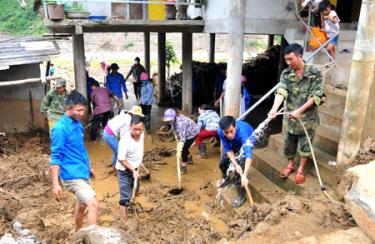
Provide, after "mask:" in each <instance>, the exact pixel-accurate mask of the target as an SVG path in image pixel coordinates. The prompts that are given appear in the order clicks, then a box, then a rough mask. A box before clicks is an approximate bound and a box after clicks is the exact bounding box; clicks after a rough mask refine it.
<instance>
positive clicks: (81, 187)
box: [50, 92, 99, 231]
mask: <svg viewBox="0 0 375 244" xmlns="http://www.w3.org/2000/svg"><path fill="white" fill-rule="evenodd" d="M86 106H87V101H86V99H85V97H84V96H82V95H81V94H80V93H78V92H72V93H71V94H70V95H69V96H68V98H67V100H66V103H65V110H66V112H65V114H64V115H63V116H62V117H61V119H60V120H59V121H57V123H56V124H55V126H54V127H53V128H52V132H51V162H50V164H51V175H52V193H53V195H54V197H55V198H56V199H59V198H60V196H61V194H62V188H61V186H60V182H59V180H60V179H61V183H62V185H63V186H64V188H65V189H66V190H68V191H70V192H73V193H74V194H75V195H76V198H77V200H78V202H77V206H76V212H75V230H76V231H78V230H79V229H80V228H81V227H82V225H83V217H84V215H85V210H86V208H87V210H88V212H87V224H88V225H96V222H97V219H98V209H99V203H98V200H97V199H96V193H95V191H94V190H93V188H92V186H91V181H90V178H91V177H93V176H94V174H93V173H92V171H91V168H90V162H89V157H88V154H87V151H86V148H85V144H84V129H83V126H82V124H81V122H80V121H79V119H81V118H82V117H83V116H84V114H85V110H86Z"/></svg>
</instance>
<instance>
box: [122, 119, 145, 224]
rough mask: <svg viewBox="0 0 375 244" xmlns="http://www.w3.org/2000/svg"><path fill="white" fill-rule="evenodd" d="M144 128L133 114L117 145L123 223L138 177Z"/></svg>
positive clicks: (125, 221) (126, 218)
mask: <svg viewBox="0 0 375 244" xmlns="http://www.w3.org/2000/svg"><path fill="white" fill-rule="evenodd" d="M144 130H145V126H144V123H143V118H141V117H138V116H133V117H132V120H131V123H130V130H129V132H127V133H126V134H125V135H124V136H123V137H122V138H121V139H120V143H119V147H118V155H117V162H116V170H117V177H118V182H119V191H120V201H119V204H120V215H121V218H122V220H123V222H124V224H127V222H128V211H127V206H128V205H129V203H130V200H131V198H132V193H133V191H132V190H133V185H134V182H135V181H137V180H138V178H139V174H138V171H137V169H138V168H139V166H140V165H141V163H142V160H143V147H144Z"/></svg>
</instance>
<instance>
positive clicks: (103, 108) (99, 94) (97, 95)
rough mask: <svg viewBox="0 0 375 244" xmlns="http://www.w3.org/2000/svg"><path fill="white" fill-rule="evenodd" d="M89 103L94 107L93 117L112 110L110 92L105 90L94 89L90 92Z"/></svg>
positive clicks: (100, 88)
mask: <svg viewBox="0 0 375 244" xmlns="http://www.w3.org/2000/svg"><path fill="white" fill-rule="evenodd" d="M91 102H92V104H93V105H94V112H93V115H94V116H95V115H98V114H102V113H105V112H108V111H111V110H112V103H111V98H110V92H109V91H108V90H107V89H106V88H103V87H96V88H95V89H93V90H92V92H91Z"/></svg>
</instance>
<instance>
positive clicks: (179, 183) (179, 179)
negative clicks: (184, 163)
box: [169, 138, 184, 195]
mask: <svg viewBox="0 0 375 244" xmlns="http://www.w3.org/2000/svg"><path fill="white" fill-rule="evenodd" d="M176 141H177V145H178V140H177V138H176ZM180 164H181V163H180V157H177V184H178V188H173V189H171V190H169V193H170V194H172V195H178V194H180V193H181V192H183V191H184V188H182V187H181V169H180Z"/></svg>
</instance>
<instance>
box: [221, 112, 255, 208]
mask: <svg viewBox="0 0 375 244" xmlns="http://www.w3.org/2000/svg"><path fill="white" fill-rule="evenodd" d="M219 126H220V128H219V130H218V135H219V137H220V140H221V143H222V145H223V147H224V154H223V155H222V156H221V159H220V165H219V166H220V170H221V172H222V173H223V179H221V180H220V181H219V184H218V186H219V187H220V188H222V187H224V186H227V185H228V184H229V183H230V179H229V177H228V175H227V170H228V168H229V165H230V164H231V163H232V164H233V166H234V169H235V171H236V173H237V174H236V176H235V182H234V184H235V186H236V190H237V193H238V197H237V199H236V200H234V203H233V204H232V206H233V208H239V207H241V206H242V204H243V203H244V202H245V201H246V191H245V188H244V187H245V186H247V185H248V184H249V181H248V179H247V177H248V176H249V173H250V166H251V162H252V160H253V159H252V158H253V146H252V144H250V143H249V142H250V137H251V135H252V133H253V128H252V127H251V126H250V125H249V124H248V123H246V122H244V121H237V122H236V120H235V119H234V118H233V117H232V116H224V117H223V118H221V120H220V122H219ZM241 148H242V150H243V156H242V157H241V159H240V160H239V161H237V159H236V156H235V154H236V153H239V152H240V151H241Z"/></svg>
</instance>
